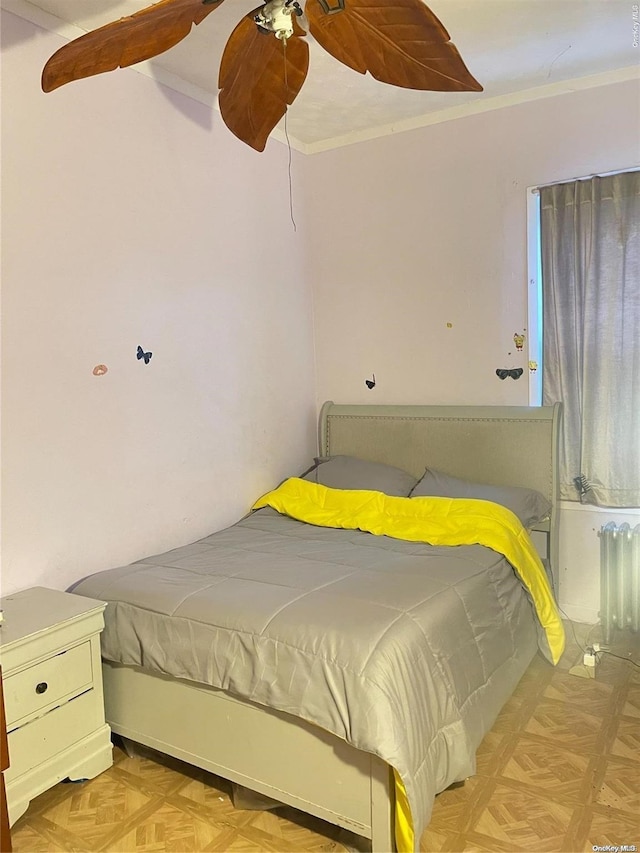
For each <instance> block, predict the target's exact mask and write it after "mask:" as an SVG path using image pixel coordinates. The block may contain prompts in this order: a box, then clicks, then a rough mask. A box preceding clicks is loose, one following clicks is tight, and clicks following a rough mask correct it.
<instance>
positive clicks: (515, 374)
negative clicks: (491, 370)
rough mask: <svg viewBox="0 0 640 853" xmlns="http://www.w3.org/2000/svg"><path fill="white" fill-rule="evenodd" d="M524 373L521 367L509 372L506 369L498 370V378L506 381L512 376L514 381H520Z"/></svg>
mask: <svg viewBox="0 0 640 853" xmlns="http://www.w3.org/2000/svg"><path fill="white" fill-rule="evenodd" d="M523 373H524V371H523V369H522V368H521V367H514V368H513V369H512V370H507V369H506V368H500V367H499V368H498V369H497V370H496V376H498V377H499V378H500V379H506V378H507V376H510V377H511V378H512V379H520V377H521V376H522V374H523Z"/></svg>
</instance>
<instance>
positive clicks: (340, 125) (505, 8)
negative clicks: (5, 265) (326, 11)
mask: <svg viewBox="0 0 640 853" xmlns="http://www.w3.org/2000/svg"><path fill="white" fill-rule="evenodd" d="M2 5H3V6H5V7H7V8H9V9H12V10H13V11H17V12H18V13H19V14H22V15H23V16H24V17H30V18H31V19H32V20H35V21H36V23H40V24H42V23H44V24H45V25H46V26H48V27H49V28H51V29H56V30H57V31H58V32H61V33H62V34H63V35H66V36H68V37H75V36H77V35H80V34H81V31H87V30H91V29H94V28H96V27H98V26H101V25H102V24H105V23H108V22H109V21H113V20H116V19H117V18H120V17H122V16H124V15H128V14H131V13H133V12H135V11H137V10H138V9H141V8H143V7H144V6H147V5H150V3H149V2H148V0H36V2H35V3H31V2H27V0H2ZM257 5H259V2H258V0H226V2H224V3H223V4H222V5H221V6H220V7H219V8H218V9H216V10H215V11H214V12H212V13H211V14H210V15H209V16H208V17H207V18H206V19H205V20H204V21H203V22H202V24H200V25H199V26H198V27H194V28H193V30H192V31H191V34H190V35H189V36H188V37H187V38H186V39H185V40H184V41H182V42H181V43H180V44H178V45H176V47H174V48H172V49H171V50H169V51H167V52H166V53H164V54H162V55H161V56H159V57H157V58H156V59H153V60H151V61H150V62H149V63H144V65H145V66H146V70H145V69H142V70H145V73H149V74H151V75H152V76H155V77H157V78H158V79H161V80H163V82H167V81H168V82H170V83H172V82H173V84H174V85H175V87H176V88H179V89H180V88H182V89H183V90H184V91H187V92H188V93H189V94H191V95H195V96H196V97H199V98H200V99H201V100H204V101H205V102H209V103H213V102H214V101H215V97H216V95H217V85H216V84H217V77H218V66H219V61H220V56H221V52H222V49H223V47H224V44H225V42H226V39H227V38H228V36H229V34H230V33H231V31H232V29H233V28H234V26H235V24H236V23H237V22H238V21H239V19H240V17H241V16H242V15H244V14H246V13H247V12H248V11H250V10H251V9H253V8H254V7H255V6H257ZM428 5H429V6H430V8H431V9H432V11H433V12H435V14H436V15H438V17H439V18H440V20H441V21H442V23H443V24H444V26H445V27H446V28H447V30H448V31H449V34H450V36H451V40H452V41H453V42H454V44H455V45H456V46H457V48H458V50H459V52H460V54H461V55H462V57H463V59H464V61H465V63H466V65H467V67H468V68H469V70H470V71H471V73H472V74H473V75H474V77H475V78H476V79H477V80H478V81H479V82H480V83H481V84H482V85H483V87H484V92H481V93H473V92H468V93H467V92H455V93H441V92H416V91H410V90H406V89H398V88H396V87H393V86H387V85H385V84H383V83H378V82H377V81H376V80H374V79H373V78H371V77H370V76H369V75H360V74H358V73H357V72H355V71H352V70H351V69H349V68H347V67H346V66H344V65H341V64H340V63H339V62H338V61H337V60H336V59H334V58H333V57H332V56H330V55H329V54H327V53H325V52H324V51H323V50H322V49H321V48H320V47H319V45H318V44H316V43H315V42H314V41H313V39H311V37H309V42H310V64H309V74H308V77H307V80H306V82H305V84H304V86H303V88H302V91H301V93H300V94H299V95H298V98H297V100H296V101H295V103H294V104H293V106H292V107H291V108H290V110H289V113H288V116H287V122H288V124H287V129H288V133H289V137H290V139H291V142H292V144H293V145H294V147H296V148H299V149H300V150H304V151H307V152H309V153H311V152H313V151H318V150H322V149H324V148H329V147H334V146H336V145H340V144H346V143H349V142H352V141H357V140H359V139H364V138H370V137H373V136H378V135H382V134H384V133H392V132H398V131H401V130H404V129H407V128H411V127H416V126H420V125H423V124H429V123H432V122H433V121H441V120H445V119H447V118H452V117H456V116H458V115H464V114H467V113H471V112H478V111H483V110H486V109H494V108H496V107H499V106H502V105H505V104H508V103H518V102H520V101H523V100H530V99H532V98H538V97H544V96H546V95H552V94H557V93H558V92H561V91H570V90H572V89H576V88H585V87H587V86H592V85H602V84H605V83H608V82H614V81H616V80H620V79H630V78H632V77H636V76H639V73H640V47H638V46H637V42H638V29H637V27H636V26H635V24H636V21H634V18H633V15H634V12H633V4H632V3H631V0H430V2H429V4H428ZM635 8H636V9H637V6H636V7H635ZM43 11H44V12H45V13H49V14H50V15H53V16H55V18H49V17H48V15H46V14H45V15H43V14H42V12H43ZM56 19H59V20H58V21H57V22H56ZM301 20H302V23H303V25H304V18H303V19H301ZM69 24H71V25H73V26H71V27H70V26H68V25H69ZM167 72H168V75H167ZM114 73H118V72H114ZM183 84H184V85H183ZM281 124H282V123H281ZM275 133H276V135H278V131H276V132H275Z"/></svg>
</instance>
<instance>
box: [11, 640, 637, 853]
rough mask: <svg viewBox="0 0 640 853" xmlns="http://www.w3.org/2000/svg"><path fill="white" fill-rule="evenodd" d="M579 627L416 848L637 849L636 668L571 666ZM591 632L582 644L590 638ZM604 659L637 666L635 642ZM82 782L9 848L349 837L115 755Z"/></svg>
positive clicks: (355, 842) (20, 851)
mask: <svg viewBox="0 0 640 853" xmlns="http://www.w3.org/2000/svg"><path fill="white" fill-rule="evenodd" d="M587 630H588V629H587V628H586V626H581V625H574V626H571V625H568V628H567V639H568V648H567V651H566V652H565V655H564V657H563V659H562V661H561V662H560V665H559V666H558V667H557V668H553V667H551V666H549V665H548V664H547V663H546V662H545V661H544V660H542V658H540V657H537V658H535V659H534V661H533V662H532V664H531V666H530V667H529V669H528V671H527V672H526V673H525V675H524V677H523V679H522V681H521V682H520V684H519V685H518V688H517V690H516V692H515V693H514V695H513V696H512V698H511V699H510V700H509V702H508V703H507V705H506V706H505V707H504V709H503V711H502V713H501V714H500V716H499V717H498V719H497V720H496V723H495V725H494V726H493V728H492V730H491V731H490V732H489V733H488V734H487V736H486V738H485V739H484V741H483V743H482V745H481V747H480V750H479V753H478V768H477V775H476V776H474V777H472V778H470V779H468V780H467V781H466V782H465V784H464V785H462V786H459V787H455V788H451V789H449V790H447V791H444V792H443V793H442V794H440V796H439V797H438V798H437V800H436V804H435V807H434V812H433V818H432V821H431V823H430V825H429V827H428V828H427V830H426V831H425V833H424V835H423V836H422V839H421V845H420V849H421V851H423V853H431V851H490V853H500V851H505V853H514V852H515V851H536V853H542V851H551V853H564V851H567V853H569V851H595V850H597V847H598V846H600V847H602V848H605V849H606V846H607V845H611V846H612V847H610V848H609V850H611V849H612V848H613V847H621V846H622V845H628V848H627V849H628V850H632V849H633V848H632V847H631V845H635V849H636V850H638V851H639V853H640V668H638V667H635V666H633V664H632V663H630V662H629V660H620V659H618V658H614V657H611V656H607V655H605V656H603V659H602V661H601V663H600V664H599V665H598V667H597V669H596V678H595V679H586V678H579V677H576V676H575V675H573V674H570V672H569V669H570V668H571V667H572V666H573V665H574V664H576V663H577V662H578V661H580V662H581V659H582V653H581V651H580V648H579V646H578V645H576V642H575V640H574V634H573V632H574V631H575V632H576V634H577V640H578V642H579V643H581V644H584V642H585V640H586V639H587V634H586V632H587ZM598 630H599V629H597V628H596V629H593V630H592V631H591V635H590V637H589V638H588V639H590V640H591V641H597V640H598V639H599V638H598V635H597V632H598ZM611 651H613V652H616V653H617V654H620V655H621V656H622V657H633V659H635V660H636V661H638V660H639V659H640V643H639V640H638V637H637V636H633V635H629V634H620V635H619V636H618V638H617V641H616V643H615V644H614V645H613V646H612V648H611ZM114 756H115V763H114V766H113V767H112V768H111V769H110V770H109V771H107V772H106V773H103V774H102V775H101V776H99V777H98V778H96V779H93V780H91V781H90V782H86V783H80V784H64V783H61V784H59V785H57V786H56V787H55V788H53V789H52V790H51V791H48V792H46V793H45V794H42V796H40V797H38V798H37V799H36V800H34V801H33V802H32V803H31V805H30V807H29V810H28V811H27V813H26V814H25V815H24V816H23V817H22V818H21V819H20V820H19V821H18V822H17V823H16V824H15V826H14V828H13V833H12V835H13V845H14V850H15V851H17V853H57V851H78V853H89V851H114V853H163V851H176V853H178V852H179V851H180V853H181V851H193V853H201V851H202V853H204V851H224V853H226V851H229V853H233V851H282V853H285V851H298V853H302V851H322V850H324V851H348V850H354V849H360V850H366V849H367V848H366V842H363V840H362V839H356V838H355V837H352V836H350V835H348V834H347V833H345V832H343V831H341V830H338V829H337V828H335V827H332V826H330V825H328V824H325V823H323V822H322V821H320V820H316V819H314V818H310V817H308V816H305V815H302V814H300V813H299V812H296V811H295V810H293V809H289V808H282V809H279V810H278V811H277V812H273V811H263V812H260V811H248V810H241V809H235V808H234V807H233V804H232V802H231V798H230V787H229V785H228V784H227V783H226V782H224V781H223V780H221V779H218V778H217V777H214V776H211V775H209V774H206V773H203V772H201V771H198V770H195V769H193V768H190V767H188V766H186V765H183V764H180V763H179V762H176V761H173V760H169V759H160V757H159V756H151V755H150V754H146V755H144V756H142V755H141V756H138V757H133V758H130V757H127V756H126V754H125V753H124V752H123V751H122V750H121V749H116V750H115V752H114Z"/></svg>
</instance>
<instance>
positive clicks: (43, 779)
mask: <svg viewBox="0 0 640 853" xmlns="http://www.w3.org/2000/svg"><path fill="white" fill-rule="evenodd" d="M0 606H1V607H2V610H3V621H2V624H1V626H0V654H1V655H2V680H3V686H4V702H5V712H6V718H7V735H8V741H9V759H10V762H11V763H10V766H9V769H8V770H6V771H5V782H6V787H7V801H8V806H9V822H10V823H11V824H13V823H15V821H16V820H17V819H18V818H19V817H20V815H22V814H23V813H24V812H25V811H26V810H27V807H28V805H29V801H30V800H32V799H33V798H34V797H36V796H38V794H41V793H42V792H43V791H46V790H47V789H48V788H51V787H52V786H53V785H55V784H57V783H58V782H60V781H61V780H62V779H66V778H69V779H72V780H79V779H91V778H93V777H94V776H97V775H98V774H99V773H102V772H103V771H104V770H106V769H107V768H108V767H110V766H111V764H112V760H113V759H112V748H111V738H110V734H111V731H110V729H109V726H108V725H107V724H106V723H105V717H104V698H103V692H102V666H101V659H100V632H101V631H102V629H103V627H104V619H103V611H104V608H105V607H106V605H105V603H104V602H102V601H95V600H94V599H92V598H84V597H83V596H79V595H72V594H71V593H67V592H59V591H58V590H53V589H45V588H44V587H34V588H33V589H26V590H23V591H22V592H17V593H14V594H13V595H8V596H7V597H6V598H3V599H2V601H1V602H0Z"/></svg>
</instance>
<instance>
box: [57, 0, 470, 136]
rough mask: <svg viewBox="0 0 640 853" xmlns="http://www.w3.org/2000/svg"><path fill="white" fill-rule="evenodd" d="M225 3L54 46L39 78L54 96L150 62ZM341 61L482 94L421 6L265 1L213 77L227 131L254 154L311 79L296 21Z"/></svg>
mask: <svg viewBox="0 0 640 853" xmlns="http://www.w3.org/2000/svg"><path fill="white" fill-rule="evenodd" d="M222 2H223V0H160V2H158V3H155V4H154V5H152V6H149V7H147V8H145V9H142V10H141V11H139V12H136V13H135V14H133V15H129V16H127V17H125V18H121V19H120V20H119V21H114V22H113V23H110V24H106V26H103V27H100V28H98V29H97V30H94V31H93V32H89V33H86V35H83V36H80V38H77V39H75V40H74V41H72V42H69V44H67V45H65V46H64V47H62V48H60V50H58V51H57V52H56V53H54V54H53V56H52V57H51V58H50V59H49V61H48V62H47V64H46V65H45V67H44V70H43V72H42V88H43V90H44V91H45V92H51V91H52V90H53V89H57V88H58V87H59V86H62V85H63V84H65V83H69V82H71V81H72V80H79V79H81V78H83V77H90V76H92V75H94V74H100V73H102V72H104V71H113V70H114V69H116V68H119V67H121V68H123V67H126V66H128V65H133V64H134V63H136V62H142V61H143V60H145V59H151V57H153V56H157V55H158V54H160V53H163V52H164V51H165V50H168V49H169V48H170V47H173V46H174V45H175V44H178V42H180V41H182V39H184V38H185V37H186V36H187V35H188V34H189V32H190V31H191V28H192V26H193V25H194V24H199V23H200V22H201V21H203V20H204V19H205V18H206V17H207V15H209V14H211V12H213V11H214V10H215V9H217V8H218V7H219V6H220V5H221V4H222ZM303 14H304V16H305V17H306V21H307V26H308V30H309V33H310V34H311V35H312V36H313V38H314V39H315V40H316V41H317V42H318V44H320V45H321V47H323V48H324V49H325V50H326V51H328V52H329V53H330V54H331V55H332V56H333V57H335V58H336V59H337V60H339V61H340V62H342V63H344V64H345V65H347V66H349V68H353V70H354V71H359V72H360V73H361V74H364V73H366V72H367V71H368V72H369V73H370V74H371V75H372V76H373V77H374V78H375V79H376V80H380V81H381V82H383V83H389V84H391V85H394V86H400V87H402V88H405V89H425V90H432V91H439V92H460V91H475V92H479V91H482V86H481V85H480V84H479V83H478V82H477V80H475V79H474V78H473V77H472V76H471V74H470V73H469V71H468V69H467V67H466V66H465V64H464V62H463V61H462V58H461V57H460V54H459V53H458V51H457V49H456V47H455V45H453V44H452V43H451V41H450V40H449V34H448V33H447V31H446V29H445V28H444V26H443V25H442V24H441V23H440V21H439V20H438V18H437V17H436V16H435V15H434V14H433V12H432V11H431V10H430V9H429V8H428V7H427V6H425V5H424V3H423V2H422V0H306V2H305V3H304V9H303V8H302V6H301V5H300V3H299V2H298V0H269V2H266V3H264V4H263V5H262V6H260V7H258V8H257V9H254V10H253V11H252V12H249V14H248V15H246V16H245V17H243V18H242V19H241V20H240V23H239V24H238V25H237V26H236V28H235V29H234V30H233V32H232V33H231V36H230V37H229V40H228V41H227V44H226V46H225V49H224V51H223V54H222V60H221V63H220V71H219V76H218V88H219V89H220V94H219V98H218V100H219V106H220V112H221V114H222V118H223V120H224V122H225V124H226V125H227V127H228V128H229V130H231V132H232V133H234V134H235V135H236V136H237V137H238V138H239V139H241V140H242V141H243V142H245V143H247V145H250V146H251V147H252V148H254V149H255V150H256V151H263V150H264V147H265V145H266V142H267V138H268V136H269V134H270V133H271V131H272V130H273V128H274V127H275V126H276V124H277V123H278V122H279V121H280V119H281V118H282V116H283V115H284V114H285V112H286V110H287V107H288V106H289V105H290V104H292V103H293V101H294V100H295V98H296V96H297V95H298V93H299V91H300V89H301V88H302V84H303V83H304V81H305V78H306V76H307V71H308V68H309V45H308V44H307V42H306V41H305V40H304V38H303V36H305V35H306V32H305V30H303V29H302V27H301V26H300V24H299V23H298V20H297V19H298V18H300V17H301V16H302V15H303Z"/></svg>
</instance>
